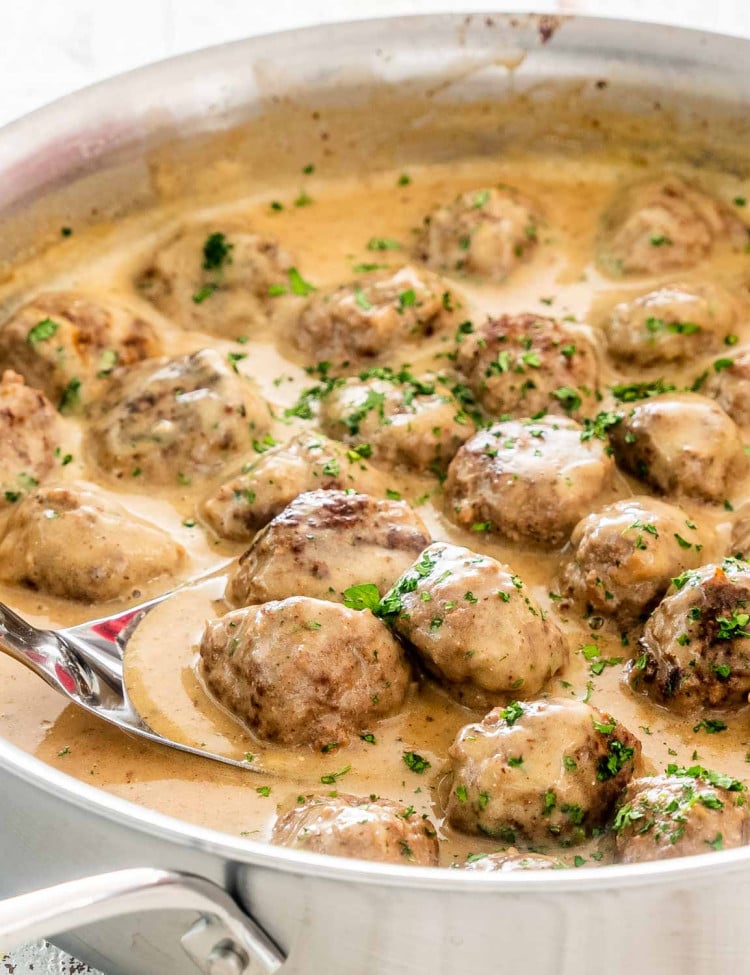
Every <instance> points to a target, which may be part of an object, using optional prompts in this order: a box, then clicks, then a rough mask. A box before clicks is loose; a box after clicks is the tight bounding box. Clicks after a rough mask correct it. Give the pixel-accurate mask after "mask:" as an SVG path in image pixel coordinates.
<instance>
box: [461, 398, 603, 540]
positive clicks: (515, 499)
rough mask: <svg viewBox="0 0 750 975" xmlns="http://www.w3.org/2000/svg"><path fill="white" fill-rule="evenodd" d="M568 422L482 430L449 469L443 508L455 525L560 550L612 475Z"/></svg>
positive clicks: (597, 450)
mask: <svg viewBox="0 0 750 975" xmlns="http://www.w3.org/2000/svg"><path fill="white" fill-rule="evenodd" d="M582 433H583V431H582V428H581V427H580V426H579V425H578V424H577V423H575V422H574V421H573V420H569V419H568V418H567V417H559V418H552V417H550V418H545V419H543V420H534V421H531V420H523V421H516V420H513V421H508V422H507V423H496V424H494V425H493V426H491V427H490V428H489V429H487V430H480V431H479V432H478V433H476V434H475V435H474V436H473V437H472V438H471V439H470V440H467V442H466V443H465V444H464V445H463V447H461V448H460V450H459V451H458V453H457V454H456V456H455V457H454V458H453V461H452V462H451V464H450V467H449V468H448V478H447V480H446V482H445V500H446V509H447V511H448V512H449V514H450V516H451V517H452V518H453V520H454V521H456V522H457V523H458V524H459V525H463V526H465V527H467V528H472V529H473V530H474V531H495V532H498V533H499V534H501V535H504V536H505V537H506V538H509V539H511V540H512V541H519V540H521V539H529V540H531V541H534V542H540V543H543V544H546V545H549V546H554V545H559V544H560V543H561V542H563V541H564V540H565V539H566V538H567V536H568V535H569V534H570V531H571V529H572V528H573V526H574V525H575V524H576V522H578V521H579V520H580V519H581V518H582V517H583V516H584V515H585V514H586V513H587V512H589V511H590V510H591V508H592V506H593V504H594V503H595V502H596V499H597V498H598V497H599V495H600V494H601V493H602V491H603V490H604V489H605V488H607V487H608V486H609V485H610V483H611V481H612V478H613V475H614V462H613V461H612V458H611V457H610V456H609V455H608V454H607V452H606V450H605V445H604V444H603V443H602V442H601V441H600V440H598V439H596V438H595V437H590V438H588V439H585V440H582V439H581V434H582Z"/></svg>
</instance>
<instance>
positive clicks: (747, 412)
mask: <svg viewBox="0 0 750 975" xmlns="http://www.w3.org/2000/svg"><path fill="white" fill-rule="evenodd" d="M703 391H704V392H705V394H706V396H712V397H713V398H714V399H715V400H716V402H717V403H718V404H719V406H720V407H721V408H722V409H723V410H726V412H727V413H728V414H729V415H730V416H731V418H732V419H733V420H734V422H735V423H738V424H739V425H740V426H743V427H746V426H750V347H748V346H743V347H742V348H739V349H736V350H732V352H731V353H730V354H729V355H726V356H722V357H721V358H719V359H716V360H715V362H714V366H713V368H712V369H711V370H710V372H709V375H708V380H707V382H706V385H705V386H704V387H703Z"/></svg>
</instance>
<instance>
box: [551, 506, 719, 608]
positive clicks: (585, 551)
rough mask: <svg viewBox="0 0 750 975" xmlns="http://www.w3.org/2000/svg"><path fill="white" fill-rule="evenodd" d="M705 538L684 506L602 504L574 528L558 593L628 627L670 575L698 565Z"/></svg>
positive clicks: (654, 600)
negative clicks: (599, 508)
mask: <svg viewBox="0 0 750 975" xmlns="http://www.w3.org/2000/svg"><path fill="white" fill-rule="evenodd" d="M706 537H707V536H706V535H705V534H704V533H703V532H702V531H701V529H699V527H698V525H697V524H696V523H695V522H694V521H691V519H690V518H688V516H687V514H686V513H685V512H684V511H683V510H682V508H678V507H676V506H675V505H671V504H665V503H664V502H663V501H657V500H656V499H654V498H649V497H635V498H628V499H627V500H625V501H617V502H616V503H615V504H609V505H606V506H605V507H604V508H602V509H601V510H599V511H594V512H592V514H590V515H588V516H587V517H586V518H584V519H583V520H582V521H579V523H578V524H577V525H576V527H575V528H574V529H573V534H572V535H571V536H570V544H571V549H572V551H571V553H570V555H569V557H568V559H567V561H566V563H565V564H564V566H563V568H562V573H561V580H562V587H561V588H562V591H563V593H565V594H566V595H567V596H571V597H572V598H574V599H576V600H577V601H578V602H579V603H581V604H583V605H584V606H587V607H590V608H591V609H592V610H593V611H594V612H595V613H602V614H604V615H605V616H613V617H615V619H617V620H618V621H619V622H620V623H622V624H625V625H627V624H629V623H632V622H634V621H635V620H637V619H638V618H639V617H642V616H644V615H645V614H646V613H648V612H649V611H650V610H651V609H653V607H654V606H655V605H656V603H657V602H658V601H659V600H660V599H661V597H662V596H663V595H664V593H665V592H666V591H667V589H668V588H669V585H670V582H671V580H672V577H673V576H677V575H679V574H680V573H681V572H684V571H685V570H686V569H695V568H697V567H698V566H699V565H700V564H701V562H702V561H703V558H702V557H701V554H700V553H701V551H702V550H703V548H704V546H705V544H706Z"/></svg>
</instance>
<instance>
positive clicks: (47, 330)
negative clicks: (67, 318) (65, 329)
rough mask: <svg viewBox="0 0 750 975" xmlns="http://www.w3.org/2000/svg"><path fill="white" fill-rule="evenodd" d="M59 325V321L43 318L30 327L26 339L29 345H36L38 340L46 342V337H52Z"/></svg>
mask: <svg viewBox="0 0 750 975" xmlns="http://www.w3.org/2000/svg"><path fill="white" fill-rule="evenodd" d="M59 327H60V326H59V324H58V323H57V322H53V321H52V319H51V318H43V319H42V320H41V322H37V323H36V325H34V327H33V328H30V329H29V334H28V335H27V336H26V341H27V342H28V343H29V345H36V344H37V342H44V341H46V339H51V338H52V336H53V335H54V334H55V332H56V331H57V330H58V328H59Z"/></svg>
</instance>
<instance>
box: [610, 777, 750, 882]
mask: <svg viewBox="0 0 750 975" xmlns="http://www.w3.org/2000/svg"><path fill="white" fill-rule="evenodd" d="M670 771H671V772H672V774H668V775H656V776H653V777H651V778H643V779H634V780H633V781H632V782H631V783H630V784H629V785H628V787H627V789H626V790H625V792H624V794H623V796H622V799H621V802H620V806H619V808H618V810H617V815H616V817H615V822H614V831H615V835H616V838H617V839H616V843H617V858H618V860H619V861H620V863H645V862H648V861H650V860H664V859H671V858H673V857H684V856H695V855H696V854H698V853H710V852H711V851H712V850H728V849H732V848H734V847H737V846H744V845H745V844H746V843H747V842H748V840H750V829H749V828H748V806H747V789H746V787H745V786H744V785H743V784H742V783H741V782H739V781H738V780H737V779H732V778H730V777H729V776H728V775H721V774H719V773H717V772H712V771H710V770H708V769H704V768H701V767H700V766H695V767H694V768H691V769H677V768H675V769H674V771H672V767H670Z"/></svg>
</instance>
